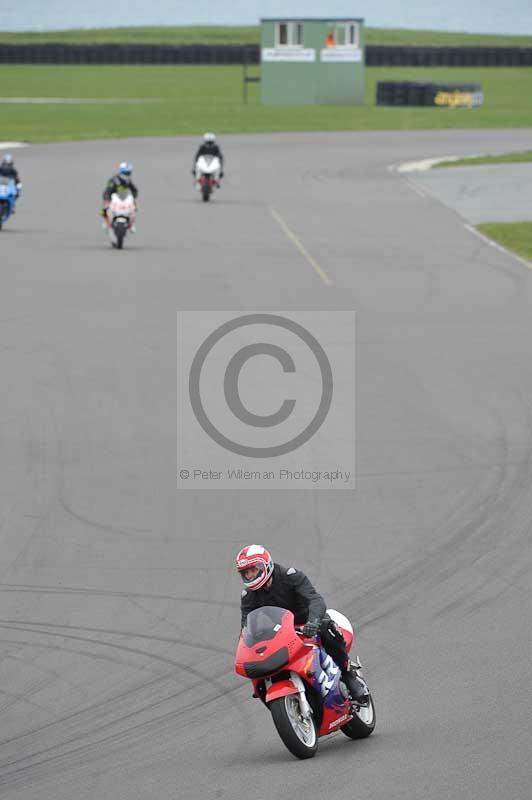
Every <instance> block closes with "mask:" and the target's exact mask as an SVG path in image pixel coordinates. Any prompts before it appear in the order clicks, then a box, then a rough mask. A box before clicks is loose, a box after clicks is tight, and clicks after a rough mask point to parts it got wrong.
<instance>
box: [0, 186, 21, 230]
mask: <svg viewBox="0 0 532 800" xmlns="http://www.w3.org/2000/svg"><path fill="white" fill-rule="evenodd" d="M18 193H19V187H17V184H16V183H15V181H14V180H13V178H7V177H6V176H5V175H0V229H1V228H2V225H3V224H4V222H7V220H8V219H9V217H10V216H11V214H12V213H13V212H14V210H15V203H16V201H17V197H18Z"/></svg>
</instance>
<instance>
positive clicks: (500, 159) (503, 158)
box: [434, 150, 532, 169]
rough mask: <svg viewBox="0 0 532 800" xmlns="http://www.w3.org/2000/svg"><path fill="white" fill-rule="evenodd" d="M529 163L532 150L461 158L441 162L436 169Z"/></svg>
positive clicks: (435, 166) (436, 165) (531, 159)
mask: <svg viewBox="0 0 532 800" xmlns="http://www.w3.org/2000/svg"><path fill="white" fill-rule="evenodd" d="M527 161H532V150H522V151H520V152H516V153H503V154H501V155H493V156H490V155H487V156H477V157H476V158H459V159H458V160H456V161H440V162H439V163H438V164H434V169H440V168H441V167H476V166H477V165H479V164H520V163H523V162H527Z"/></svg>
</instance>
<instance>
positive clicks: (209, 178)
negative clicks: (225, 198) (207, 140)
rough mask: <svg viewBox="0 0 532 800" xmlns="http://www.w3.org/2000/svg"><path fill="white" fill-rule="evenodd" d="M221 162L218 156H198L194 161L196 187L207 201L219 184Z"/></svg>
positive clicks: (204, 200)
mask: <svg viewBox="0 0 532 800" xmlns="http://www.w3.org/2000/svg"><path fill="white" fill-rule="evenodd" d="M221 172H222V164H221V162H220V159H219V158H218V156H200V157H199V158H198V160H197V161H196V187H197V188H198V190H199V191H200V192H201V196H202V198H203V202H204V203H207V202H208V201H209V199H210V196H211V194H212V193H213V191H214V189H217V188H219V186H220V174H221Z"/></svg>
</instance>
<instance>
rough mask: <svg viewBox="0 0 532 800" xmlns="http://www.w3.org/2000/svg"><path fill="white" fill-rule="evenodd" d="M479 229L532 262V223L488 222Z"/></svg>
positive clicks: (479, 226)
mask: <svg viewBox="0 0 532 800" xmlns="http://www.w3.org/2000/svg"><path fill="white" fill-rule="evenodd" d="M477 227H478V230H479V231H481V233H483V234H484V235H485V236H488V237H489V238H490V239H494V240H495V241H496V242H499V244H502V245H503V247H507V248H508V250H513V252H514V253H517V254H518V255H520V256H522V257H523V258H526V259H527V260H528V261H532V222H486V223H484V224H483V225H477Z"/></svg>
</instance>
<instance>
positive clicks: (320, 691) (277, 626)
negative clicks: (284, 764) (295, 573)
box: [235, 606, 375, 758]
mask: <svg viewBox="0 0 532 800" xmlns="http://www.w3.org/2000/svg"><path fill="white" fill-rule="evenodd" d="M327 613H328V615H329V616H330V617H331V619H332V620H334V622H335V623H336V625H337V626H338V627H339V628H340V629H341V631H342V634H343V636H344V639H345V640H346V643H347V648H348V650H349V649H350V648H351V646H352V644H353V640H354V633H353V628H352V627H351V623H350V622H349V620H348V619H347V617H344V615H343V614H340V613H339V612H338V611H333V610H328V611H327ZM356 666H357V668H358V669H357V673H358V677H359V678H360V679H362V676H361V672H360V669H361V667H360V662H359V661H358V660H357V662H356ZM235 671H236V672H237V673H238V674H239V675H243V676H244V677H245V678H250V679H251V681H252V682H253V697H258V698H260V700H262V702H263V703H264V705H265V706H267V707H268V708H269V710H270V711H271V715H272V718H273V722H274V725H275V727H276V728H277V732H278V734H279V736H280V737H281V739H282V740H283V742H284V744H285V745H286V747H287V748H288V749H289V750H290V752H291V753H292V754H293V755H295V756H297V758H312V756H314V755H315V754H316V751H317V749H318V738H319V737H320V736H326V735H327V734H328V733H333V731H336V730H341V731H342V733H344V734H345V735H346V736H348V737H349V738H350V739H364V738H365V737H366V736H369V735H370V734H371V733H372V732H373V729H374V728H375V706H374V704H373V699H372V697H371V694H369V690H368V702H367V703H365V704H364V705H358V704H357V703H354V702H353V701H352V700H351V698H350V696H349V693H348V691H347V688H346V686H345V685H344V683H343V682H342V680H341V676H340V670H339V668H338V667H337V666H336V664H335V663H334V661H333V660H332V658H331V657H330V656H329V655H328V654H327V653H326V652H325V650H324V649H323V648H322V647H321V646H320V645H319V643H318V642H317V641H316V639H309V638H307V637H304V636H303V635H302V633H301V631H300V630H298V629H297V628H296V626H295V625H294V615H293V614H292V612H291V611H288V610H287V609H285V608H277V607H276V606H263V607H262V608H258V609H256V610H255V611H251V612H250V614H249V615H248V618H247V621H246V627H245V628H244V629H243V631H242V633H241V636H240V641H239V643H238V648H237V651H236V657H235Z"/></svg>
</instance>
